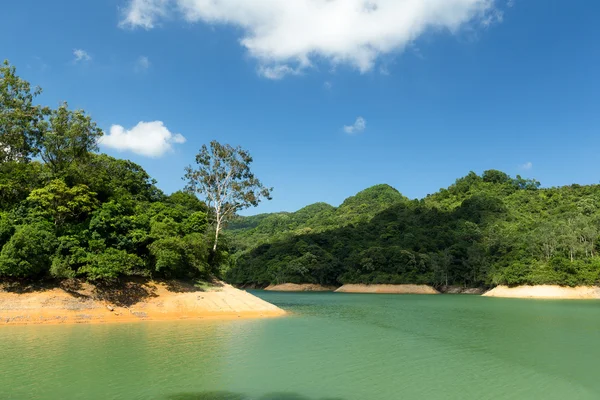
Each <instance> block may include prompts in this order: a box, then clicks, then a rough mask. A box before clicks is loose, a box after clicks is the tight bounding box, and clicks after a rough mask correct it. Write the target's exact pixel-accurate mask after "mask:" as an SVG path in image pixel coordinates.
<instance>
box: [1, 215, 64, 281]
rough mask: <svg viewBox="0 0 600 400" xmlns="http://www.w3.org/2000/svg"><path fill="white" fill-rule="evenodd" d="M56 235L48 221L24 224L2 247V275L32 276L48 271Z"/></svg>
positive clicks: (15, 276)
mask: <svg viewBox="0 0 600 400" xmlns="http://www.w3.org/2000/svg"><path fill="white" fill-rule="evenodd" d="M55 248H56V237H55V236H54V233H53V232H52V230H51V226H49V224H48V223H36V224H33V225H23V226H20V227H18V228H17V230H16V232H15V234H14V235H13V236H12V237H11V238H10V240H9V241H8V242H7V243H6V244H5V245H4V246H3V247H2V252H0V276H9V277H12V278H31V277H35V276H39V275H43V274H44V273H46V272H48V270H49V268H50V263H51V256H52V254H53V253H54V251H55Z"/></svg>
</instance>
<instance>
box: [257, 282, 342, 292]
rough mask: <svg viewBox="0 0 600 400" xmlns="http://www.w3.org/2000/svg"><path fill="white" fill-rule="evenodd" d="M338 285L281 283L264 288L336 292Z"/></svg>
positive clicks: (276, 290) (288, 290)
mask: <svg viewBox="0 0 600 400" xmlns="http://www.w3.org/2000/svg"><path fill="white" fill-rule="evenodd" d="M336 289H338V286H323V285H318V284H314V283H280V284H278V285H273V284H271V285H269V286H267V287H266V288H265V289H264V290H266V291H269V292H335V290H336Z"/></svg>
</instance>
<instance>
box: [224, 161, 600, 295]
mask: <svg viewBox="0 0 600 400" xmlns="http://www.w3.org/2000/svg"><path fill="white" fill-rule="evenodd" d="M228 233H229V236H230V243H231V244H232V246H233V250H234V252H235V258H236V263H235V267H233V268H231V269H230V270H229V271H228V273H227V278H228V279H229V280H230V281H231V282H233V283H236V284H240V285H259V286H262V285H267V284H270V283H283V282H292V283H318V284H324V285H335V284H344V283H392V284H399V283H424V284H430V285H434V286H437V287H440V286H444V285H463V286H493V285H498V284H508V285H519V284H559V285H570V286H575V285H593V284H598V283H600V256H599V254H600V253H599V250H600V186H598V185H592V186H579V185H572V186H567V187H561V188H549V189H541V188H540V184H539V183H538V182H536V181H534V180H527V179H523V178H521V177H517V178H511V177H509V176H508V175H507V174H505V173H503V172H500V171H495V170H491V171H486V172H484V173H483V174H482V175H481V176H478V175H477V174H475V173H470V174H468V175H467V176H465V177H463V178H460V179H458V180H457V181H456V182H455V183H454V184H453V185H451V186H450V187H449V188H447V189H441V190H440V191H439V192H437V193H435V194H433V195H429V196H427V197H426V198H424V199H421V200H408V199H407V198H405V197H403V196H402V195H401V194H400V193H399V192H398V191H396V190H395V189H393V188H391V187H389V186H387V185H379V186H375V187H372V188H370V189H367V190H365V191H363V192H361V193H359V194H358V195H356V196H354V197H352V198H349V199H348V200H346V201H345V202H344V203H343V204H342V205H341V206H340V207H337V208H335V207H332V206H329V205H327V204H323V203H318V204H315V205H312V206H309V207H306V208H304V209H302V210H300V211H298V212H295V213H277V214H266V215H258V216H253V217H245V218H240V219H239V220H238V221H237V222H235V223H233V224H232V225H231V226H230V228H229V230H228Z"/></svg>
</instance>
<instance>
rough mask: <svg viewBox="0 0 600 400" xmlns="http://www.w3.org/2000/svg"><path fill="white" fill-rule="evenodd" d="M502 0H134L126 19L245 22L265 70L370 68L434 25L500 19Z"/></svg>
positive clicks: (279, 73) (133, 23) (274, 74)
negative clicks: (321, 63)
mask: <svg viewBox="0 0 600 400" xmlns="http://www.w3.org/2000/svg"><path fill="white" fill-rule="evenodd" d="M498 1H500V0H260V1H258V0H255V1H250V0H219V1H216V0H130V3H129V5H128V7H127V8H126V10H125V13H124V18H123V20H122V21H121V23H120V25H121V26H123V27H131V28H135V27H142V28H145V29H151V28H154V27H155V26H156V25H157V23H158V21H160V20H161V19H164V18H166V17H177V16H181V17H182V18H183V19H185V20H186V21H188V22H202V23H206V24H224V25H231V26H234V27H237V28H240V29H241V32H242V34H241V36H242V37H241V39H240V44H241V45H242V46H243V47H244V48H246V50H247V51H248V52H249V54H250V55H251V56H252V57H254V58H256V59H257V60H258V62H259V69H258V71H259V73H261V74H262V75H264V76H265V77H267V78H271V79H281V78H283V77H284V76H286V75H290V74H293V75H297V74H298V73H300V71H302V70H303V69H305V68H308V67H310V66H312V65H313V63H314V62H315V61H317V60H327V61H329V62H331V64H332V65H334V66H335V65H337V64H349V65H352V66H354V67H355V68H357V69H358V70H359V71H361V72H366V71H370V70H371V69H372V68H373V67H374V65H375V64H376V62H377V59H378V58H379V57H380V56H381V55H385V54H390V53H394V52H398V51H401V50H403V49H404V48H405V47H406V46H408V45H410V44H411V43H413V42H414V41H415V40H416V39H417V38H418V37H419V36H420V35H421V34H423V33H424V32H426V31H430V30H436V31H448V32H451V33H455V32H457V31H459V30H460V28H461V27H463V26H464V25H468V24H481V25H483V26H488V25H490V24H492V23H494V22H500V21H501V19H502V13H501V11H499V10H498V8H497V7H496V2H498Z"/></svg>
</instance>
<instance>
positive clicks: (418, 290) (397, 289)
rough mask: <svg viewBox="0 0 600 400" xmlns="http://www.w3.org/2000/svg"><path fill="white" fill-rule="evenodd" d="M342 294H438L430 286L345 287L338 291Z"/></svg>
mask: <svg viewBox="0 0 600 400" xmlns="http://www.w3.org/2000/svg"><path fill="white" fill-rule="evenodd" d="M336 292H340V293H394V294H438V293H439V292H438V291H437V290H435V289H434V288H433V287H431V286H428V285H358V284H356V285H355V284H352V285H350V284H349V285H344V286H342V287H341V288H339V289H337V290H336Z"/></svg>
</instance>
